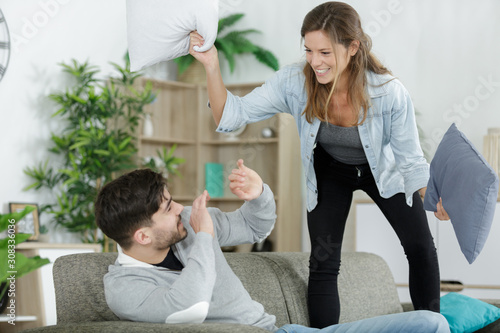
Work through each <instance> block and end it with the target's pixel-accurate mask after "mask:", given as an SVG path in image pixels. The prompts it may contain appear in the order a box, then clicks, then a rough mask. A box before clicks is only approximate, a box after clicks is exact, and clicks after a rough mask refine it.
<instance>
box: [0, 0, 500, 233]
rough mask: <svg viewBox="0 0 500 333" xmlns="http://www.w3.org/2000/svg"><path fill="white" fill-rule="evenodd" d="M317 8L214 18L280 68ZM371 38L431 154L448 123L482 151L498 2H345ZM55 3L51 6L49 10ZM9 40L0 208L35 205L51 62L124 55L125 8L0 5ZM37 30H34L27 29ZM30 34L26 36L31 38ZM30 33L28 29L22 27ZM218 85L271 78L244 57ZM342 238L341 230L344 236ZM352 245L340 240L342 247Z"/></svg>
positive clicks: (495, 89)
mask: <svg viewBox="0 0 500 333" xmlns="http://www.w3.org/2000/svg"><path fill="white" fill-rule="evenodd" d="M322 2H323V1H318V0H300V1H298V0H295V1H291V0H220V14H221V16H225V15H227V14H229V13H235V12H243V13H245V14H246V15H245V17H244V18H243V20H242V21H241V23H240V24H239V25H238V28H242V29H244V28H256V29H259V30H261V31H262V32H263V34H256V35H254V36H253V37H252V39H253V40H254V41H255V42H256V43H258V44H259V45H261V46H263V47H265V48H267V49H269V50H271V51H272V52H273V53H275V54H276V55H277V57H278V58H279V60H280V64H281V66H284V65H286V64H289V63H292V62H295V61H299V60H301V59H302V56H303V50H302V49H303V47H302V45H301V41H300V26H301V23H302V19H303V17H304V15H305V14H306V13H307V12H308V11H309V10H310V9H312V8H313V7H314V6H316V5H318V4H320V3H322ZM347 2H348V3H350V4H351V5H353V7H354V8H356V9H357V11H358V12H359V13H360V15H361V17H362V20H363V25H364V26H365V30H366V31H367V32H369V33H370V34H371V36H372V38H373V45H374V52H375V53H376V54H377V55H378V56H379V57H380V59H381V60H382V61H383V62H384V63H385V64H386V65H387V66H388V67H389V68H390V69H391V70H392V71H393V72H394V74H395V75H396V76H398V77H399V78H400V79H401V80H402V82H403V83H404V84H405V85H406V87H407V88H408V90H409V91H410V94H411V95H412V98H413V100H414V103H415V105H416V107H417V109H418V111H419V112H420V115H419V116H418V121H419V123H420V125H421V127H422V128H423V129H424V130H425V132H426V133H427V134H426V136H425V138H423V140H422V141H423V146H424V148H426V149H427V150H429V151H430V152H431V153H433V152H434V151H435V149H436V147H437V144H438V143H439V141H440V139H441V137H442V135H443V134H444V132H445V131H446V130H447V128H448V127H449V126H450V124H451V123H452V122H456V123H457V125H458V127H459V129H460V130H462V131H463V132H464V133H465V134H466V135H467V136H468V137H469V139H471V140H472V142H473V143H474V144H475V145H476V146H477V147H478V148H479V149H482V139H483V136H484V135H485V134H486V131H487V128H488V127H500V115H499V112H498V111H496V106H497V105H500V66H499V65H498V64H497V61H498V59H500V45H499V44H498V43H497V41H498V36H499V35H500V2H499V1H496V0H481V1H473V0H439V1H435V0H421V1H417V0H371V1H367V0H349V1H347ZM54 4H56V5H54ZM0 8H1V9H2V11H3V13H4V15H5V16H6V18H7V20H8V23H9V27H10V30H11V35H15V36H18V37H19V40H20V41H22V42H18V43H17V46H16V47H14V50H13V54H12V57H11V63H10V66H9V68H8V71H7V73H6V75H5V77H4V79H3V80H2V81H1V82H0V123H1V124H2V131H0V156H1V162H0V163H1V171H2V172H1V173H0V177H1V178H0V184H1V190H0V205H1V208H2V211H3V212H6V211H7V206H6V205H7V203H8V202H10V201H22V202H38V203H42V202H45V200H46V199H45V198H46V197H47V196H46V195H42V194H36V193H35V192H23V191H22V188H23V187H24V186H26V185H27V184H28V183H29V179H28V178H27V177H26V176H24V174H23V172H22V170H23V169H24V168H25V167H26V166H32V165H34V164H35V163H39V162H40V161H42V160H45V159H46V158H47V147H48V146H49V144H50V131H51V129H53V128H54V127H55V126H56V125H55V124H53V122H51V121H50V114H51V113H52V112H53V111H54V105H53V104H51V103H50V102H49V101H48V100H47V98H46V96H47V95H48V94H49V93H50V92H52V91H54V90H56V89H61V88H63V87H64V84H65V82H64V76H62V74H61V72H60V68H59V67H58V66H57V63H59V62H62V61H69V60H70V59H71V58H76V59H78V60H82V61H83V60H85V59H88V60H89V61H90V62H92V63H93V64H96V65H99V66H101V67H102V68H103V69H104V73H108V72H109V71H110V70H111V67H110V66H109V65H108V61H113V62H121V59H122V56H123V54H124V52H125V50H126V20H125V1H123V0H122V1H116V0H115V1H110V0H108V1H97V0H86V1H84V0H71V1H70V0H64V1H63V0H23V1H16V0H1V2H0ZM37 25H38V27H37ZM33 26H34V27H35V28H34V29H33ZM29 27H31V29H30V28H29ZM237 65H238V67H237V69H236V71H235V73H233V74H232V75H229V73H228V70H227V68H224V69H223V70H224V74H225V76H226V82H228V83H235V82H260V81H263V80H265V79H266V78H268V77H269V76H271V75H272V71H271V70H269V69H267V68H266V67H264V66H262V65H260V64H257V63H256V61H255V60H254V59H253V58H252V57H250V56H248V57H242V58H239V59H237ZM347 232H348V233H349V232H350V231H349V230H348V231H347ZM349 238H352V237H349V236H348V237H347V239H346V241H347V242H348V239H349Z"/></svg>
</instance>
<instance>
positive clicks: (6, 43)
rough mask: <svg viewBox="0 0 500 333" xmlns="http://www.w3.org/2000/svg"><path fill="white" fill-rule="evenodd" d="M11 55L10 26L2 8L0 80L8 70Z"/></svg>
mask: <svg viewBox="0 0 500 333" xmlns="http://www.w3.org/2000/svg"><path fill="white" fill-rule="evenodd" d="M9 56H10V37H9V28H8V27H7V21H5V17H4V16H3V13H2V10H0V80H2V78H3V76H4V74H5V71H6V70H7V65H8V64H9Z"/></svg>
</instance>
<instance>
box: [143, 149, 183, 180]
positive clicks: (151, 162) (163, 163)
mask: <svg viewBox="0 0 500 333" xmlns="http://www.w3.org/2000/svg"><path fill="white" fill-rule="evenodd" d="M175 149H177V144H174V145H173V146H172V147H171V148H170V149H169V150H168V151H167V148H166V147H163V149H161V150H160V149H158V150H157V151H156V152H157V154H158V156H157V157H146V158H145V159H144V164H143V165H144V166H145V167H148V168H151V169H152V170H154V171H156V172H161V173H162V174H164V175H165V177H168V175H169V174H175V175H177V176H178V177H182V175H181V174H180V172H179V170H178V169H177V168H178V167H179V165H180V164H182V163H184V162H185V161H186V160H185V159H184V158H180V157H175V156H174V152H175Z"/></svg>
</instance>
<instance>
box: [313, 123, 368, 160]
mask: <svg viewBox="0 0 500 333" xmlns="http://www.w3.org/2000/svg"><path fill="white" fill-rule="evenodd" d="M316 141H317V142H319V143H320V144H321V146H322V147H323V148H324V149H325V151H326V152H327V153H328V154H329V155H330V156H331V157H333V158H334V159H335V160H337V161H339V162H342V163H345V164H350V165H361V164H366V163H368V160H367V159H366V155H365V151H364V150H363V145H362V144H361V139H360V138H359V132H358V126H353V127H341V126H336V125H333V124H330V123H328V122H324V121H323V122H321V125H320V126H319V131H318V136H317V140H316Z"/></svg>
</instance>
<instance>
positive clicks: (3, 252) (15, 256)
mask: <svg viewBox="0 0 500 333" xmlns="http://www.w3.org/2000/svg"><path fill="white" fill-rule="evenodd" d="M34 209H35V207H33V206H27V207H26V208H24V209H23V210H22V211H20V212H13V213H8V214H0V232H5V231H7V235H6V237H5V238H3V239H0V262H1V263H2V265H5V267H6V270H5V271H3V270H2V271H0V286H1V287H0V308H1V307H3V309H0V310H1V311H0V313H2V312H3V310H4V309H5V307H6V306H7V302H6V300H7V299H8V297H9V293H8V292H7V290H9V286H10V284H11V283H12V281H13V280H12V277H15V279H18V278H20V277H21V276H23V275H25V274H28V273H29V272H31V271H33V270H35V269H37V268H39V267H42V266H43V265H46V264H48V263H49V260H48V259H44V258H40V256H34V257H29V258H28V257H26V256H25V255H24V254H22V253H20V252H19V251H16V247H17V245H18V244H20V243H22V242H24V241H25V240H27V239H28V238H29V237H30V236H31V235H30V234H21V233H16V232H15V224H16V223H17V222H18V221H20V220H21V219H22V218H23V217H24V216H26V215H27V214H29V213H31V212H32V211H33V210H34Z"/></svg>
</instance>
